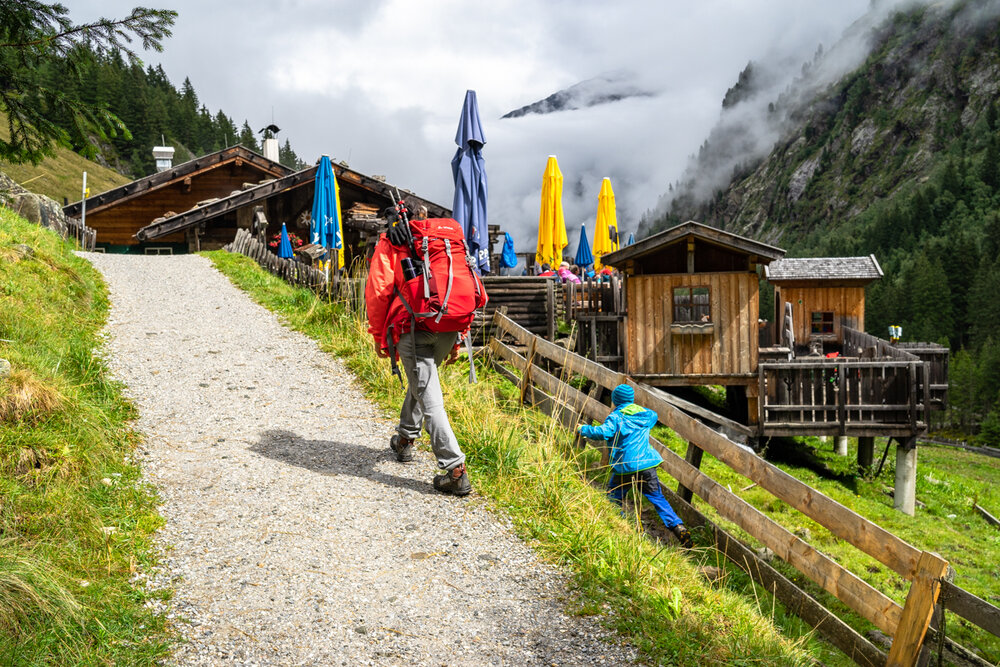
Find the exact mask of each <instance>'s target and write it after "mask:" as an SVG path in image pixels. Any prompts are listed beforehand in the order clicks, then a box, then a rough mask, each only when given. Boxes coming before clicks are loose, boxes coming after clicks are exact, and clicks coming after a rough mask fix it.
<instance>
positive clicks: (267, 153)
mask: <svg viewBox="0 0 1000 667" xmlns="http://www.w3.org/2000/svg"><path fill="white" fill-rule="evenodd" d="M262 148H263V152H264V157H266V158H267V159H268V160H271V161H272V162H277V161H278V140H277V139H275V138H274V137H268V138H267V139H265V140H264V142H263V145H262Z"/></svg>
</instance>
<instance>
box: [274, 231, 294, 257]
mask: <svg viewBox="0 0 1000 667" xmlns="http://www.w3.org/2000/svg"><path fill="white" fill-rule="evenodd" d="M294 255H295V253H293V252H292V242H291V240H290V239H289V238H288V229H287V228H286V227H285V223H281V241H279V242H278V257H280V258H282V259H291V258H292V257H293V256H294Z"/></svg>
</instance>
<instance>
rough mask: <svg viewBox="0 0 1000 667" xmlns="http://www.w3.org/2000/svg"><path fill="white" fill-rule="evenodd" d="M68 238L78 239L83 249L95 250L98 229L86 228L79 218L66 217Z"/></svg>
mask: <svg viewBox="0 0 1000 667" xmlns="http://www.w3.org/2000/svg"><path fill="white" fill-rule="evenodd" d="M66 238H73V239H76V242H77V243H79V244H80V249H81V250H86V251H88V252H93V251H94V248H95V247H96V245H97V230H96V229H94V228H93V227H87V228H84V226H83V225H82V224H81V223H80V221H79V220H78V219H77V218H66Z"/></svg>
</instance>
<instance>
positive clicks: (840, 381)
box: [837, 362, 847, 456]
mask: <svg viewBox="0 0 1000 667" xmlns="http://www.w3.org/2000/svg"><path fill="white" fill-rule="evenodd" d="M837 421H839V422H840V437H844V434H845V433H846V432H847V366H846V365H845V364H843V363H841V362H837ZM840 449H841V445H840V441H839V440H838V442H837V453H838V454H840V453H841V452H840ZM843 449H844V452H843V454H842V456H847V440H846V438H845V440H844V442H843Z"/></svg>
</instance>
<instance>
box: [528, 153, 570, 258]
mask: <svg viewBox="0 0 1000 667" xmlns="http://www.w3.org/2000/svg"><path fill="white" fill-rule="evenodd" d="M562 189H563V175H562V172H561V171H560V170H559V163H558V162H557V161H556V156H555V155H550V156H549V159H548V161H547V162H546V163H545V172H544V173H543V174H542V203H541V208H540V209H539V212H538V247H537V248H536V250H535V261H536V262H537V263H538V265H539V266H541V265H542V264H548V265H549V266H552V267H554V266H558V264H559V263H560V262H562V253H563V248H565V247H566V246H567V245H568V244H569V239H568V238H567V237H566V219H565V218H564V217H563V207H562Z"/></svg>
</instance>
